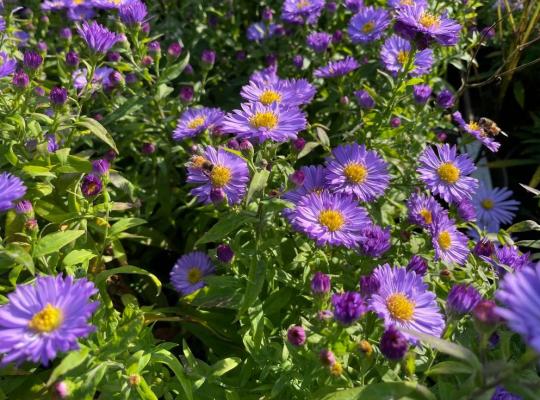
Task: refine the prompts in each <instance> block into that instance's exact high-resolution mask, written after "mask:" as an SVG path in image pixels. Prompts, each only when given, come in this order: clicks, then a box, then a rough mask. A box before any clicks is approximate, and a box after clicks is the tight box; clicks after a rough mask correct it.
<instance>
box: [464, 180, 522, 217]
mask: <svg viewBox="0 0 540 400" xmlns="http://www.w3.org/2000/svg"><path fill="white" fill-rule="evenodd" d="M512 194H513V193H512V191H511V190H508V189H507V188H493V189H489V188H488V187H487V186H486V185H483V184H482V185H480V187H479V188H478V190H477V191H476V193H475V194H474V196H473V199H472V201H473V203H474V205H475V207H476V213H477V215H478V224H479V225H480V227H485V226H487V225H489V224H491V223H495V224H510V223H511V222H512V220H513V219H514V216H515V215H516V211H517V209H518V206H519V204H520V203H519V201H516V200H512V199H511V197H512Z"/></svg>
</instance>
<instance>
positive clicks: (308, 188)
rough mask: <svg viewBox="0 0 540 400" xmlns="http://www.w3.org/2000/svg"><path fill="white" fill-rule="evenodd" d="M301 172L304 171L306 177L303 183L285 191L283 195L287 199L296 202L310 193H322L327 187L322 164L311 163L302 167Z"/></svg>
mask: <svg viewBox="0 0 540 400" xmlns="http://www.w3.org/2000/svg"><path fill="white" fill-rule="evenodd" d="M300 172H302V173H303V175H304V179H303V181H302V184H300V185H298V186H297V187H296V188H294V189H292V190H289V191H288V192H285V193H284V194H283V196H282V198H284V199H285V200H288V201H290V202H292V203H294V204H298V202H299V201H300V200H301V199H302V198H303V197H304V196H306V195H308V194H310V193H321V192H322V191H323V190H324V189H325V184H324V174H325V170H324V167H323V166H321V165H309V166H303V167H301V168H300Z"/></svg>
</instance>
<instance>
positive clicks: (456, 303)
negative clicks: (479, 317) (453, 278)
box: [446, 284, 482, 315]
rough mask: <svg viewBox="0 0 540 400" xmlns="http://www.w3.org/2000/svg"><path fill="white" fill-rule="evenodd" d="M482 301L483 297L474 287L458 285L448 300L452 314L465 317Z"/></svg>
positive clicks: (452, 290)
mask: <svg viewBox="0 0 540 400" xmlns="http://www.w3.org/2000/svg"><path fill="white" fill-rule="evenodd" d="M480 300H482V295H481V294H480V293H479V292H478V290H476V289H475V288H474V287H473V286H470V285H465V284H458V285H454V286H452V289H450V292H448V297H447V299H446V307H447V309H448V312H449V313H450V314H456V315H463V314H467V313H469V312H471V311H472V309H473V308H474V307H476V305H477V304H478V303H479V302H480Z"/></svg>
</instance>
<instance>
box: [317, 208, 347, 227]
mask: <svg viewBox="0 0 540 400" xmlns="http://www.w3.org/2000/svg"><path fill="white" fill-rule="evenodd" d="M319 222H320V223H321V225H324V226H326V227H327V228H328V230H329V231H330V232H335V231H337V230H339V229H341V227H342V226H343V224H345V218H343V214H342V213H340V212H339V211H336V210H324V211H322V212H321V213H320V214H319Z"/></svg>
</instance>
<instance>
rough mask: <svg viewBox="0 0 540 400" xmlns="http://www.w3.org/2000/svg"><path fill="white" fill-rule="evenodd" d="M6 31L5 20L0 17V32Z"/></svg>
mask: <svg viewBox="0 0 540 400" xmlns="http://www.w3.org/2000/svg"><path fill="white" fill-rule="evenodd" d="M5 30H6V20H5V19H4V17H2V16H1V15H0V32H5Z"/></svg>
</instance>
